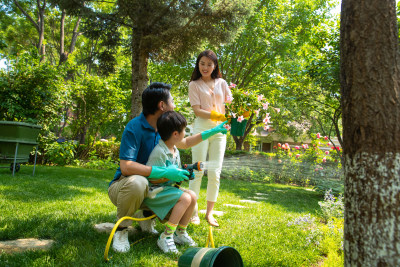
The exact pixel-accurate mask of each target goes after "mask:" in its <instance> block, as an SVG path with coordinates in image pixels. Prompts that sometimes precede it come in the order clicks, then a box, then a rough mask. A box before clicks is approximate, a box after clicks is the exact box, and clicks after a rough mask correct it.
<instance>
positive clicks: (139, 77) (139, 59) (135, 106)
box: [131, 32, 149, 118]
mask: <svg viewBox="0 0 400 267" xmlns="http://www.w3.org/2000/svg"><path fill="white" fill-rule="evenodd" d="M132 36H133V38H132V100H131V104H132V106H131V118H134V117H136V116H138V115H139V114H140V113H141V112H142V93H143V91H144V89H146V87H147V84H148V80H149V78H148V76H147V64H148V59H149V54H148V53H147V52H146V51H145V50H144V49H143V48H142V47H141V45H140V36H138V35H136V34H135V32H133V33H132Z"/></svg>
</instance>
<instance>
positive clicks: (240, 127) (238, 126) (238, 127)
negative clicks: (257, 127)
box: [231, 118, 247, 136]
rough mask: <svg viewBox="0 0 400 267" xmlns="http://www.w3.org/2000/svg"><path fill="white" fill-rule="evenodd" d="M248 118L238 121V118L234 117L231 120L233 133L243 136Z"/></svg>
mask: <svg viewBox="0 0 400 267" xmlns="http://www.w3.org/2000/svg"><path fill="white" fill-rule="evenodd" d="M246 125H247V120H243V121H242V122H238V121H237V118H232V120H231V135H234V136H243V135H244V132H245V130H246Z"/></svg>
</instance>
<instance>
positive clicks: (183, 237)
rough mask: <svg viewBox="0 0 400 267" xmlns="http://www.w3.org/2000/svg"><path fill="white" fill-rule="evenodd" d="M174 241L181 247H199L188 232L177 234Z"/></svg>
mask: <svg viewBox="0 0 400 267" xmlns="http://www.w3.org/2000/svg"><path fill="white" fill-rule="evenodd" d="M174 241H175V243H177V244H180V245H189V246H190V247H195V246H197V244H196V242H194V240H193V239H192V238H191V237H190V236H189V235H188V233H187V232H184V233H183V234H177V233H176V232H175V233H174Z"/></svg>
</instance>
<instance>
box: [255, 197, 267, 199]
mask: <svg viewBox="0 0 400 267" xmlns="http://www.w3.org/2000/svg"><path fill="white" fill-rule="evenodd" d="M253 198H254V199H268V198H267V197H253Z"/></svg>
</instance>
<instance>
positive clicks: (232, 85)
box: [228, 83, 236, 89]
mask: <svg viewBox="0 0 400 267" xmlns="http://www.w3.org/2000/svg"><path fill="white" fill-rule="evenodd" d="M228 87H229V89H230V88H235V87H236V84H234V83H231V84H230V85H229V86H228Z"/></svg>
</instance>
